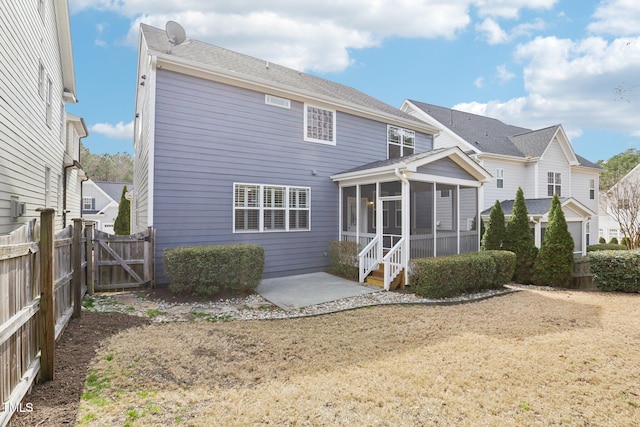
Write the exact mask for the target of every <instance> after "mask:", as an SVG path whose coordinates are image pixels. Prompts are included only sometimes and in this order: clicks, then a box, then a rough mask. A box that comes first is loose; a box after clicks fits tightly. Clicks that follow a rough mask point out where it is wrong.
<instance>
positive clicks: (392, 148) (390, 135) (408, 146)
mask: <svg viewBox="0 0 640 427" xmlns="http://www.w3.org/2000/svg"><path fill="white" fill-rule="evenodd" d="M415 143H416V133H415V131H412V130H408V129H402V128H399V127H396V126H391V125H387V150H388V151H387V158H389V159H397V158H399V157H405V156H410V155H412V154H413V153H414V152H415Z"/></svg>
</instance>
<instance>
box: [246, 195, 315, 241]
mask: <svg viewBox="0 0 640 427" xmlns="http://www.w3.org/2000/svg"><path fill="white" fill-rule="evenodd" d="M310 195H311V189H310V188H308V187H290V186H281V185H263V184H234V207H233V210H234V224H233V231H234V232H236V233H242V232H269V231H308V230H310V229H311V224H310V221H309V218H310V211H311V205H310V199H311V198H310Z"/></svg>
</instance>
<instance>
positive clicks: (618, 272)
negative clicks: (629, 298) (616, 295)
mask: <svg viewBox="0 0 640 427" xmlns="http://www.w3.org/2000/svg"><path fill="white" fill-rule="evenodd" d="M587 256H588V257H589V265H590V267H591V273H592V274H593V280H594V282H595V284H596V286H597V287H598V289H600V290H603V291H619V292H640V251H638V250H630V251H597V252H591V253H589V254H588V255H587Z"/></svg>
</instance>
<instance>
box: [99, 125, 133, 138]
mask: <svg viewBox="0 0 640 427" xmlns="http://www.w3.org/2000/svg"><path fill="white" fill-rule="evenodd" d="M89 130H90V131H91V132H95V133H100V134H102V135H105V136H107V137H108V138H112V139H129V140H132V139H133V121H131V122H129V123H124V122H118V123H116V124H115V125H113V124H111V123H96V124H95V125H93V126H91V127H90V128H89Z"/></svg>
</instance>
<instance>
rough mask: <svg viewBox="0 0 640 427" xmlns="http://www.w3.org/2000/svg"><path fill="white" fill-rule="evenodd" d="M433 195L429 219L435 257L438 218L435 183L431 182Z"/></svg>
mask: <svg viewBox="0 0 640 427" xmlns="http://www.w3.org/2000/svg"><path fill="white" fill-rule="evenodd" d="M432 193H433V195H432V199H433V203H432V204H431V207H432V209H433V212H432V214H431V219H432V221H431V222H432V223H433V226H432V229H433V257H434V258H435V257H437V256H438V243H437V242H438V236H437V234H438V233H437V230H436V228H437V227H438V218H436V212H437V211H438V210H437V209H436V199H437V197H436V183H435V182H434V183H433V192H432Z"/></svg>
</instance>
